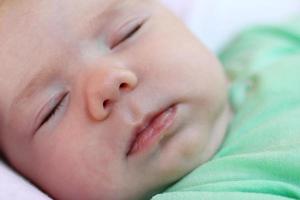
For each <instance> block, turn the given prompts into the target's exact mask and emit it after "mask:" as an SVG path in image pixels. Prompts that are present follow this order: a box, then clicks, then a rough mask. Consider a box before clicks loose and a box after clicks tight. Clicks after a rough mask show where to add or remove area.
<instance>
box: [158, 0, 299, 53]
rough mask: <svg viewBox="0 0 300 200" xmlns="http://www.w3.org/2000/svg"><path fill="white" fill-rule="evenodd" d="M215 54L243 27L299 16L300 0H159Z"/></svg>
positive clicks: (282, 20)
mask: <svg viewBox="0 0 300 200" xmlns="http://www.w3.org/2000/svg"><path fill="white" fill-rule="evenodd" d="M162 1H163V2H164V3H165V4H166V5H167V6H168V7H169V8H171V9H172V10H173V11H175V12H176V14H177V15H178V16H180V17H181V18H182V19H183V20H184V21H185V23H186V24H187V25H188V27H189V28H190V29H191V30H192V31H193V32H194V33H195V34H196V35H197V36H198V37H199V38H200V39H201V40H202V42H203V43H204V44H206V45H207V46H208V47H209V48H210V49H211V50H213V51H214V52H218V51H219V50H220V49H221V48H222V46H224V44H226V42H228V41H229V40H230V39H231V38H232V37H234V35H236V34H237V33H238V32H240V31H241V30H243V29H244V28H246V27H249V26H252V25H255V24H270V23H280V22H284V21H286V20H288V19H289V18H291V17H293V16H295V15H300V0H240V1H238V0H162Z"/></svg>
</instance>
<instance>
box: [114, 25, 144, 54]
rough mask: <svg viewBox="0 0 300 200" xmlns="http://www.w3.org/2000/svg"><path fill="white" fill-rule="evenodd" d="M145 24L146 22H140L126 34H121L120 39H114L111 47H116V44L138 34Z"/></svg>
mask: <svg viewBox="0 0 300 200" xmlns="http://www.w3.org/2000/svg"><path fill="white" fill-rule="evenodd" d="M143 25H144V23H139V24H137V25H135V26H133V28H131V29H129V31H127V33H126V34H124V35H123V36H121V37H120V38H119V39H117V40H116V41H114V42H113V43H112V45H111V49H113V48H115V47H116V46H118V45H120V44H121V43H123V42H125V41H126V40H127V39H129V38H131V37H132V36H133V35H134V34H136V33H137V32H138V31H139V30H140V29H141V28H142V26H143Z"/></svg>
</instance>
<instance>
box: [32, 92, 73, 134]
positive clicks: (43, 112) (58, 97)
mask: <svg viewBox="0 0 300 200" xmlns="http://www.w3.org/2000/svg"><path fill="white" fill-rule="evenodd" d="M68 95H69V93H68V92H60V93H58V94H55V95H54V96H53V97H51V98H50V100H49V101H48V102H47V103H46V104H45V105H44V106H43V107H42V108H41V109H40V111H39V112H38V114H37V117H36V120H35V131H37V130H38V129H39V128H41V127H42V126H43V125H42V122H43V120H44V119H45V117H46V116H47V115H48V114H49V113H50V112H51V111H52V110H53V109H54V108H55V106H56V105H57V104H58V103H59V102H60V103H61V102H62V101H64V100H65V98H67V96H68Z"/></svg>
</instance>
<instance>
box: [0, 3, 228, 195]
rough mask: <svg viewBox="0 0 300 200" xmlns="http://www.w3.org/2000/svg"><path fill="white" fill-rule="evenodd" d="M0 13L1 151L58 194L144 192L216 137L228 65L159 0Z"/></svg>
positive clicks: (197, 161)
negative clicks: (152, 132)
mask: <svg viewBox="0 0 300 200" xmlns="http://www.w3.org/2000/svg"><path fill="white" fill-rule="evenodd" d="M0 13H1V14H0V20H1V21H0V36H1V37H0V60H1V65H0V68H1V70H0V71H1V73H0V81H1V84H0V92H1V97H0V101H1V104H0V105H1V108H0V109H1V137H0V138H1V140H0V142H1V150H2V151H3V153H4V155H5V157H6V158H7V159H8V161H9V163H10V164H11V165H12V166H13V167H14V168H15V169H16V170H18V171H19V172H20V173H21V174H23V175H24V176H25V177H27V178H28V179H29V180H31V181H32V182H33V183H35V184H37V185H38V186H39V187H40V188H41V189H42V190H44V191H45V192H47V193H48V194H49V195H51V196H52V197H53V198H55V199H60V200H77V199H78V200H82V199H86V200H102V199H105V200H137V199H147V198H150V197H151V196H152V195H154V194H156V193H158V192H160V191H162V190H163V189H164V188H166V187H167V186H169V185H170V184H172V183H173V182H175V181H176V180H178V179H179V178H181V177H182V176H184V175H186V174H187V173H189V172H190V171H191V170H192V169H194V168H195V167H197V166H199V165H201V164H202V163H203V162H205V161H207V160H208V159H210V158H211V156H212V155H213V154H214V153H215V152H216V150H217V149H218V147H219V146H220V143H221V141H222V139H223V137H224V134H225V130H226V126H227V124H228V121H229V119H230V114H229V109H228V106H227V104H228V103H227V96H226V92H227V80H226V77H225V75H224V72H223V70H222V67H221V65H220V64H219V62H218V60H217V59H216V58H215V57H214V56H213V55H212V54H211V53H210V52H209V51H208V50H207V49H206V48H205V47H204V46H203V45H202V44H201V43H200V42H199V41H198V40H197V39H196V38H195V37H194V36H193V35H192V34H191V33H190V32H189V31H188V30H187V29H186V28H185V26H184V25H183V24H182V23H181V22H180V20H178V19H177V18H176V17H175V16H174V15H173V14H172V13H170V12H169V11H168V10H166V9H165V8H164V7H163V6H161V4H160V2H158V1H155V0H85V1H82V0H27V1H22V0H20V1H7V2H5V3H4V4H3V5H2V7H1V12H0ZM139 25H141V26H140V28H138V27H139ZM135 28H137V29H136V31H134V30H135ZM129 33H132V34H129ZM58 104H59V106H58V107H59V108H58V110H57V111H56V112H55V114H54V115H51V116H50V117H47V116H48V115H49V113H51V112H52V111H53V109H54V108H56V107H57V105H58ZM170 105H176V108H177V112H176V116H175V119H174V121H173V123H172V125H171V127H170V128H169V129H168V134H166V135H164V133H162V137H160V138H159V139H157V141H156V142H155V143H153V144H152V145H150V147H147V148H145V149H143V150H142V151H138V152H137V153H135V154H130V155H128V154H127V153H128V148H129V146H130V143H131V140H132V137H133V133H134V130H135V128H136V126H137V125H139V124H140V123H141V122H142V121H143V119H144V118H145V116H147V115H148V114H149V113H153V112H158V111H160V110H162V109H165V108H167V107H168V106H170Z"/></svg>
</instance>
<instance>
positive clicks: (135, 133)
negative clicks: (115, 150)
mask: <svg viewBox="0 0 300 200" xmlns="http://www.w3.org/2000/svg"><path fill="white" fill-rule="evenodd" d="M172 106H174V104H172V105H170V106H164V107H162V108H160V109H158V111H154V112H150V113H148V114H147V115H145V116H144V118H143V120H142V121H141V123H138V124H137V125H136V126H135V127H134V128H133V132H132V134H131V139H130V142H129V147H128V151H127V155H128V154H129V153H130V150H131V149H132V147H133V145H134V143H135V140H136V138H137V137H138V135H139V134H140V133H142V132H143V131H144V130H146V129H147V128H148V127H149V125H150V124H151V122H152V121H153V120H154V119H155V118H156V117H158V116H159V115H160V114H161V113H163V112H164V111H166V110H167V109H168V108H170V107H172Z"/></svg>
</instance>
